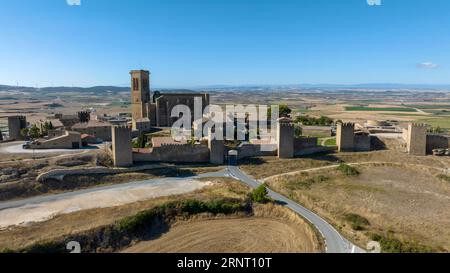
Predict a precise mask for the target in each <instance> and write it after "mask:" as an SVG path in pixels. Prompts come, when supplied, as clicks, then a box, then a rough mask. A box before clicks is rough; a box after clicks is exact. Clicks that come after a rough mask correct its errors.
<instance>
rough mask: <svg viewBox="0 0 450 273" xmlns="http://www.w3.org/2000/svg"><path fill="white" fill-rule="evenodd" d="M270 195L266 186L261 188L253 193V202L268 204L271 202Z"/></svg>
mask: <svg viewBox="0 0 450 273" xmlns="http://www.w3.org/2000/svg"><path fill="white" fill-rule="evenodd" d="M268 195H269V192H268V191H267V189H266V186H265V185H261V186H259V187H258V188H256V189H254V190H253V192H252V193H251V197H252V201H253V202H257V203H267V202H268V201H269V200H270V199H269V196H268Z"/></svg>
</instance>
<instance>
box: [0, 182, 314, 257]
mask: <svg viewBox="0 0 450 273" xmlns="http://www.w3.org/2000/svg"><path fill="white" fill-rule="evenodd" d="M208 180H209V181H211V182H212V183H213V185H212V186H209V187H206V188H204V189H202V190H199V191H196V192H193V193H190V194H184V195H181V196H170V197H163V198H157V199H153V200H148V201H143V202H138V203H133V204H129V205H124V206H119V207H112V208H102V209H92V210H86V211H80V212H75V213H70V214H65V215H60V216H57V217H55V218H53V219H52V220H49V221H46V222H42V223H35V224H32V225H30V226H26V227H14V228H11V229H8V230H2V231H0V250H1V249H13V250H15V249H23V248H25V247H29V246H31V245H35V244H37V243H40V242H50V241H53V240H57V239H60V238H62V237H65V236H69V235H73V236H75V235H76V234H82V233H84V234H86V232H87V233H89V231H91V230H95V229H98V228H100V227H105V226H108V225H111V224H114V223H117V222H120V221H123V219H124V218H126V217H130V216H133V215H136V214H137V213H139V212H143V211H148V210H149V209H152V208H156V207H158V206H162V205H164V204H168V203H169V202H174V201H181V200H194V199H195V200H199V201H202V202H210V201H214V200H219V199H224V198H225V199H230V200H241V201H242V202H244V201H245V200H247V197H248V194H249V192H250V190H249V188H247V187H246V186H244V185H243V184H241V183H239V182H236V181H234V180H232V179H227V178H216V179H208ZM216 220H217V221H218V222H215V221H216ZM206 223H208V224H207V225H206ZM210 223H217V225H218V226H223V227H225V226H226V225H225V223H228V224H233V225H232V226H236V227H238V229H241V231H242V230H248V231H252V230H253V231H255V232H256V234H255V235H253V236H252V237H250V238H249V239H248V240H249V242H250V241H253V243H254V245H253V246H249V247H248V249H247V250H248V251H255V252H260V251H263V252H273V251H282V252H319V251H320V250H321V245H320V243H319V241H318V239H317V237H316V234H315V231H314V230H313V229H312V228H311V227H310V226H309V225H308V224H307V223H305V222H304V220H303V219H301V218H300V217H299V216H297V215H295V214H294V213H292V212H290V211H289V210H287V209H284V208H281V207H278V206H274V205H270V204H267V205H256V206H254V211H253V214H252V215H246V214H233V215H228V216H225V215H220V214H218V215H211V214H200V215H197V216H194V218H188V219H186V218H181V219H179V221H176V222H174V225H175V227H174V228H173V229H170V230H162V231H160V232H162V237H161V239H163V238H166V236H169V237H168V238H170V236H172V235H171V234H172V232H175V234H177V233H178V232H181V233H183V234H185V235H184V238H185V239H186V240H192V241H196V240H198V238H199V237H203V236H204V237H205V238H208V237H209V238H210V239H214V238H216V239H217V240H219V241H220V240H222V242H224V241H223V240H228V242H229V245H230V246H232V245H234V246H238V245H239V244H240V243H241V239H242V237H239V236H242V235H239V232H237V230H235V232H234V233H233V231H232V230H229V231H228V229H225V228H222V231H223V232H224V233H223V234H222V235H223V236H219V237H223V238H222V239H220V238H219V237H216V236H215V235H214V234H217V233H216V232H217V230H216V229H215V228H211V226H210V225H209V224H210ZM220 223H222V224H223V225H222V224H220ZM197 225H199V226H203V228H202V229H201V230H203V232H202V235H201V236H199V233H195V232H192V233H191V232H190V231H193V230H195V227H196V226H197ZM213 225H214V224H213ZM193 227H194V229H193ZM228 227H230V226H229V225H228ZM259 229H261V231H259V233H258V230H259ZM166 232H168V233H167V235H163V234H164V233H166ZM231 234H235V236H236V237H234V239H230V238H228V239H226V237H224V236H225V235H231ZM188 235H190V236H188ZM196 236H197V237H196ZM158 237H159V236H158ZM286 238H289V240H287V239H286ZM166 240H167V239H166ZM152 242H153V241H152ZM154 242H158V239H157V240H156V241H154ZM257 242H259V243H257ZM135 243H139V241H135V242H134V243H133V244H135ZM146 243H148V242H146ZM146 243H144V244H146ZM265 243H267V245H266V244H265ZM272 243H273V244H272ZM255 244H256V245H255ZM278 244H282V245H278ZM286 244H287V245H286ZM151 245H152V246H154V245H155V244H153V243H152V244H151ZM219 245H220V244H219ZM277 245H278V246H277ZM177 247H178V248H179V249H182V248H183V244H181V243H180V242H179V241H177V244H175V248H177ZM161 248H163V244H161ZM208 250H209V251H212V252H217V251H222V250H223V251H226V252H228V251H232V249H231V248H228V249H225V248H223V246H221V247H219V246H218V247H217V249H214V242H210V243H209V245H205V250H204V251H205V252H208ZM103 251H107V252H109V250H107V249H105V250H103ZM160 251H165V250H160ZM166 251H170V250H168V249H166ZM174 251H175V250H174Z"/></svg>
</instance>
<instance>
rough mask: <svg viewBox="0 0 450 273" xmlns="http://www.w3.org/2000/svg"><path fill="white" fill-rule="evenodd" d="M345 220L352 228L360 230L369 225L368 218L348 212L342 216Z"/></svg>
mask: <svg viewBox="0 0 450 273" xmlns="http://www.w3.org/2000/svg"><path fill="white" fill-rule="evenodd" d="M344 219H345V221H347V222H348V223H350V225H351V227H352V229H353V230H356V231H360V230H364V229H365V228H366V227H367V226H370V222H369V220H367V219H366V218H364V217H362V216H361V215H358V214H354V213H349V214H346V215H345V216H344Z"/></svg>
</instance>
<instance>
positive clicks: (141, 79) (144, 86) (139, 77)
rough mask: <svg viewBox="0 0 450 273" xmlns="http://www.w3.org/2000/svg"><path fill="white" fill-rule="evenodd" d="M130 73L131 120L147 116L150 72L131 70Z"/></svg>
mask: <svg viewBox="0 0 450 273" xmlns="http://www.w3.org/2000/svg"><path fill="white" fill-rule="evenodd" d="M130 75H131V111H132V116H133V120H140V119H143V118H149V113H148V104H149V103H150V72H149V71H147V70H132V71H131V72H130Z"/></svg>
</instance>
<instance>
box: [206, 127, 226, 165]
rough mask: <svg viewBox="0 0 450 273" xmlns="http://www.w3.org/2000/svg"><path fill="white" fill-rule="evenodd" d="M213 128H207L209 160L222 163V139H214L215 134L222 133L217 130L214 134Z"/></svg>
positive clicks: (218, 163)
mask: <svg viewBox="0 0 450 273" xmlns="http://www.w3.org/2000/svg"><path fill="white" fill-rule="evenodd" d="M214 130H215V129H212V128H209V129H208V148H209V162H210V163H211V164H217V165H222V164H223V162H224V157H225V152H224V151H225V145H224V141H223V140H220V139H215V136H217V135H219V134H222V135H223V132H221V131H220V132H217V134H214V132H215V131H214Z"/></svg>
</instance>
